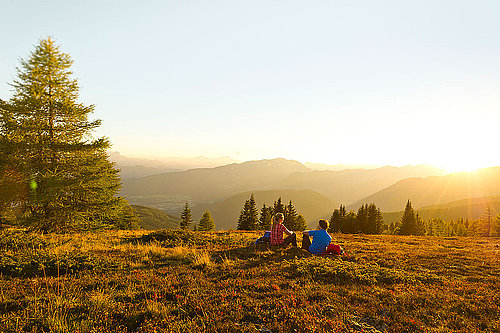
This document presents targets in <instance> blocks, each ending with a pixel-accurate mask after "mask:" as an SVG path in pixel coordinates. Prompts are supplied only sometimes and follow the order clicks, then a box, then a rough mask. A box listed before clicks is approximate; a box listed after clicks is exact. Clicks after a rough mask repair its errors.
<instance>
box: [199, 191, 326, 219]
mask: <svg viewBox="0 0 500 333" xmlns="http://www.w3.org/2000/svg"><path fill="white" fill-rule="evenodd" d="M251 193H254V197H255V202H256V205H257V209H259V211H260V209H261V208H262V204H264V203H265V204H266V206H272V205H273V203H274V202H275V201H276V200H278V198H280V197H281V199H282V202H283V203H284V204H286V203H288V202H289V201H290V200H292V201H293V205H294V206H295V208H296V210H297V212H298V213H299V214H302V215H303V216H304V218H305V219H306V222H307V223H309V224H310V226H315V224H314V223H316V222H317V219H319V218H324V217H325V216H330V215H331V213H332V209H333V207H335V206H336V203H334V202H332V201H331V200H330V199H329V198H327V197H326V196H324V195H322V194H320V193H317V192H314V191H310V190H301V191H296V190H280V191H279V190H270V191H253V192H244V193H240V194H237V195H235V196H232V197H230V198H228V199H226V200H223V201H221V202H217V203H214V204H204V205H198V206H195V207H193V216H194V218H195V220H197V219H199V218H200V217H201V214H202V213H203V212H204V211H205V210H209V211H210V212H211V213H212V216H213V218H214V220H215V223H216V228H217V229H236V226H237V221H238V216H239V214H240V211H241V209H242V208H243V204H244V203H245V200H247V199H248V198H249V197H250V195H251Z"/></svg>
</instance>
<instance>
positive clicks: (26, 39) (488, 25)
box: [0, 0, 500, 171]
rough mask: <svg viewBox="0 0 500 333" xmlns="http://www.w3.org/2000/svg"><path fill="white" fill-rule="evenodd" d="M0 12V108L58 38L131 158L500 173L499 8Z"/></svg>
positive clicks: (83, 7) (200, 5)
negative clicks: (26, 62)
mask: <svg viewBox="0 0 500 333" xmlns="http://www.w3.org/2000/svg"><path fill="white" fill-rule="evenodd" d="M1 8H2V13H3V15H2V20H1V21H0V28H1V29H0V39H1V41H2V46H1V52H0V81H1V82H0V98H1V99H4V100H5V99H9V98H10V96H11V93H12V91H11V87H10V86H9V85H8V83H9V82H12V81H13V80H14V79H15V77H16V70H15V67H16V66H18V64H19V58H27V57H28V56H29V52H30V51H32V50H33V49H34V45H36V44H37V43H38V41H39V40H40V39H41V38H45V37H47V36H52V37H53V38H54V39H55V40H56V41H57V42H58V44H59V45H60V46H61V49H62V51H64V52H67V53H69V54H70V55H71V56H72V58H73V59H74V60H75V63H74V66H73V71H74V74H75V77H76V78H78V79H79V83H80V88H81V95H80V96H81V101H82V102H84V103H85V104H95V106H96V112H95V114H94V117H95V118H99V119H102V120H103V125H102V126H101V128H100V129H99V130H98V131H97V133H96V136H102V135H105V136H107V137H109V138H110V139H111V141H112V143H113V150H115V151H119V152H120V153H122V154H124V155H129V156H148V157H153V156H154V157H169V156H198V155H203V156H208V157H217V156H229V157H232V158H234V159H237V160H241V161H244V160H250V159H261V158H274V157H284V158H289V159H296V160H299V161H301V162H318V163H329V164H337V163H344V164H348V163H364V164H379V165H387V164H392V165H406V164H421V163H429V164H436V165H438V166H442V167H446V168H448V170H450V171H456V170H465V169H471V168H477V167H486V166H494V165H500V154H499V153H498V148H497V146H498V144H499V143H500V139H499V137H500V130H499V128H500V19H499V17H500V1H496V0H493V1H481V0H475V1H457V0H450V1H438V0H432V1H425V0H418V1H401V0H397V1H375V0H370V1H355V0H346V1H334V0H330V1H293V0H288V1H255V0H252V1H217V0H215V1H159V0H158V1H136V0H134V1H103V0H99V1H97V0H87V1H62V0H61V1H50V0H49V1H23V0H2V1H1Z"/></svg>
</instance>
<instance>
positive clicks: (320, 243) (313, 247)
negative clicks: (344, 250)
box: [302, 219, 332, 254]
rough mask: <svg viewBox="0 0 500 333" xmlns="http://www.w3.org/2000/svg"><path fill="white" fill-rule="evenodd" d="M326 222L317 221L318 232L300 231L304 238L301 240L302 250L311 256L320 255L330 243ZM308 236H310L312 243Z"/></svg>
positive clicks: (330, 238)
mask: <svg viewBox="0 0 500 333" xmlns="http://www.w3.org/2000/svg"><path fill="white" fill-rule="evenodd" d="M328 224H329V223H328V220H323V219H322V220H319V223H318V230H305V231H302V233H303V234H304V238H303V239H302V248H303V249H304V250H307V251H309V252H311V253H313V254H322V253H323V252H325V250H326V248H327V247H328V245H329V244H330V242H331V241H332V237H330V235H329V234H328V232H327V231H326V229H328ZM309 236H312V238H313V241H312V243H311V239H310V238H309Z"/></svg>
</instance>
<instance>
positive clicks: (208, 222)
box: [197, 210, 215, 231]
mask: <svg viewBox="0 0 500 333" xmlns="http://www.w3.org/2000/svg"><path fill="white" fill-rule="evenodd" d="M214 229H215V222H214V220H213V219H212V215H210V212H209V211H208V210H206V211H205V213H203V215H202V217H201V219H200V222H199V223H198V228H197V230H198V231H211V230H214Z"/></svg>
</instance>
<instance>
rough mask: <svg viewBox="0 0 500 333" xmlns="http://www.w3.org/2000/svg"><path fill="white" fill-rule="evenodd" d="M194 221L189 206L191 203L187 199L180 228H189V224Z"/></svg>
mask: <svg viewBox="0 0 500 333" xmlns="http://www.w3.org/2000/svg"><path fill="white" fill-rule="evenodd" d="M192 223H193V216H192V214H191V209H190V208H189V204H188V203H187V201H186V204H185V205H184V209H183V210H182V213H181V223H180V228H181V229H183V230H187V229H189V226H190V225H191V224H192Z"/></svg>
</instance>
